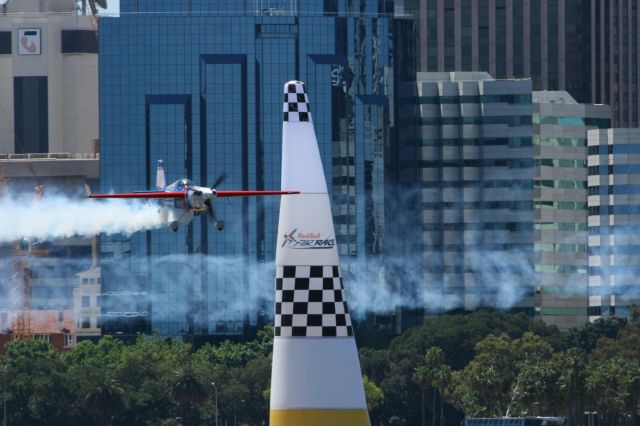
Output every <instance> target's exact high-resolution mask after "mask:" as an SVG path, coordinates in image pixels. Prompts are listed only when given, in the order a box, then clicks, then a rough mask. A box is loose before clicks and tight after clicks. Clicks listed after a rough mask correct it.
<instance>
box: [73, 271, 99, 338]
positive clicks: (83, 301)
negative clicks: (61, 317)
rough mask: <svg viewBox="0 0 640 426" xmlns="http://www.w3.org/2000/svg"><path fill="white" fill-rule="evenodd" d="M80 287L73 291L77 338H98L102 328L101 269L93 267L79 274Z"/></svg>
mask: <svg viewBox="0 0 640 426" xmlns="http://www.w3.org/2000/svg"><path fill="white" fill-rule="evenodd" d="M77 276H78V281H79V282H78V285H77V286H76V287H75V288H74V289H73V317H74V318H75V321H76V323H75V328H76V338H80V339H82V338H98V337H100V336H101V334H102V330H101V328H100V315H101V312H100V299H101V293H102V286H101V283H100V279H101V278H100V277H101V274H100V267H99V266H96V265H92V267H91V268H89V269H88V270H86V271H83V272H79V273H78V274H77Z"/></svg>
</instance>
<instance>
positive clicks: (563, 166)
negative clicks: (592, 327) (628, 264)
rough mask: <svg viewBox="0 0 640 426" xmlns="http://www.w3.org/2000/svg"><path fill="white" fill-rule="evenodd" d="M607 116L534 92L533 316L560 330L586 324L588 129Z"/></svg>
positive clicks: (559, 94) (554, 94)
mask: <svg viewBox="0 0 640 426" xmlns="http://www.w3.org/2000/svg"><path fill="white" fill-rule="evenodd" d="M610 117H611V109H610V108H609V107H608V106H606V105H589V104H580V103H578V102H576V100H575V99H574V98H573V97H571V95H569V94H568V93H567V92H565V91H544V92H533V158H534V162H535V176H534V190H533V200H534V213H535V215H534V229H535V258H534V262H535V271H536V277H537V280H536V292H535V294H536V296H535V301H534V303H535V313H536V317H538V318H540V319H542V320H544V321H545V322H546V323H547V324H554V325H557V326H558V327H560V328H561V329H567V328H570V327H575V326H579V325H582V324H584V323H585V322H586V321H587V305H588V303H587V296H588V291H587V284H588V283H587V281H588V276H587V209H586V202H587V168H586V161H587V130H588V129H594V128H607V127H609V125H610Z"/></svg>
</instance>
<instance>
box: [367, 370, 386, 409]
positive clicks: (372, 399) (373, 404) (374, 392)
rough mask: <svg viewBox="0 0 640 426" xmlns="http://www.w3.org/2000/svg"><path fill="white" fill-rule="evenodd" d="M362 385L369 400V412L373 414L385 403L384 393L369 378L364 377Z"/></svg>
mask: <svg viewBox="0 0 640 426" xmlns="http://www.w3.org/2000/svg"><path fill="white" fill-rule="evenodd" d="M362 384H363V386H364V395H365V397H366V399H367V410H369V412H370V413H371V412H372V411H373V410H375V409H376V408H378V407H379V406H380V405H382V403H383V402H384V393H382V389H380V388H379V387H378V385H376V384H375V383H374V382H373V381H372V380H371V379H369V378H368V377H367V376H362Z"/></svg>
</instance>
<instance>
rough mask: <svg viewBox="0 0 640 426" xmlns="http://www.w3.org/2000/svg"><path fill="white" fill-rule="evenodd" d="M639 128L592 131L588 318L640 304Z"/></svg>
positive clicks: (625, 310) (626, 312)
mask: <svg viewBox="0 0 640 426" xmlns="http://www.w3.org/2000/svg"><path fill="white" fill-rule="evenodd" d="M638 141H640V130H639V129H606V130H590V131H589V132H588V154H589V157H588V169H589V177H588V180H589V189H588V192H589V196H588V199H589V201H588V203H589V207H588V209H589V218H588V229H589V319H591V320H593V319H596V318H599V317H608V316H613V315H617V316H627V317H628V316H630V313H631V306H632V305H634V304H636V305H640V287H639V286H638V272H639V271H640V262H639V260H638V255H637V250H638V244H639V242H638V241H639V237H638V235H640V232H639V231H640V195H639V194H640V166H638V164H640V143H638Z"/></svg>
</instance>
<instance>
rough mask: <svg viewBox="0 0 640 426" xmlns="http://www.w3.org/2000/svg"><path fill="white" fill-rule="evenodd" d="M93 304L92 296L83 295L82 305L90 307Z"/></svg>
mask: <svg viewBox="0 0 640 426" xmlns="http://www.w3.org/2000/svg"><path fill="white" fill-rule="evenodd" d="M90 306H91V296H82V307H83V308H88V307H90Z"/></svg>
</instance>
